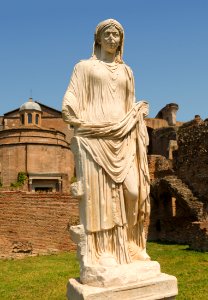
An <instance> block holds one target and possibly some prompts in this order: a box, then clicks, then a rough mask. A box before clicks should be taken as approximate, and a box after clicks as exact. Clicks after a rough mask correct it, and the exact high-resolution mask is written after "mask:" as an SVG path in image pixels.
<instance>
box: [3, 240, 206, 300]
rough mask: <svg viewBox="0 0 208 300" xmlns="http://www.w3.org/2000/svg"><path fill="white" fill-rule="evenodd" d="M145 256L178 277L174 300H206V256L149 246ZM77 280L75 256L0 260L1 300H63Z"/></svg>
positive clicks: (185, 248) (177, 247)
mask: <svg viewBox="0 0 208 300" xmlns="http://www.w3.org/2000/svg"><path fill="white" fill-rule="evenodd" d="M148 254H149V255H150V256H151V258H152V260H157V261H158V262H159V263H160V265H161V270H162V272H163V273H167V274H170V275H175V276H176V277H177V279H178V285H179V296H178V297H177V300H182V299H183V300H191V299H193V300H201V299H203V300H204V299H205V300H206V299H208V253H201V252H196V251H191V250H188V246H184V245H168V244H161V243H148ZM78 276H79V266H78V263H77V261H76V254H75V253H61V254H58V255H51V256H38V257H28V258H25V259H22V260H0V300H13V299H15V300H26V299H27V300H36V299H38V300H49V299H50V300H64V299H66V297H65V294H66V284H67V281H68V279H69V278H71V277H78ZM126 300H128V299H126Z"/></svg>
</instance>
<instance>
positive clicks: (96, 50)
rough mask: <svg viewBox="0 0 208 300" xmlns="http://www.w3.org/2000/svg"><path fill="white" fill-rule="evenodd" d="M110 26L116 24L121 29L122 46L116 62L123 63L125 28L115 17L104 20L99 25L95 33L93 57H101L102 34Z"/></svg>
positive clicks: (119, 48) (118, 51) (118, 50)
mask: <svg viewBox="0 0 208 300" xmlns="http://www.w3.org/2000/svg"><path fill="white" fill-rule="evenodd" d="M110 26H114V27H115V28H116V29H117V30H118V31H119V34H120V38H121V41H120V46H119V47H118V49H117V53H116V62H118V63H123V58H122V56H123V48H124V29H123V27H122V25H121V24H120V23H119V22H118V21H116V20H114V19H107V20H104V21H102V22H100V23H99V24H98V25H97V27H96V30H95V34H94V45H93V53H92V58H94V59H100V53H101V45H100V35H101V33H102V32H103V30H104V29H106V28H108V27H110Z"/></svg>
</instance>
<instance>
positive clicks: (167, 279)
mask: <svg viewBox="0 0 208 300" xmlns="http://www.w3.org/2000/svg"><path fill="white" fill-rule="evenodd" d="M177 294H178V289H177V280H176V278H175V277H174V276H170V275H167V274H163V273H161V274H160V275H158V276H157V277H155V278H151V279H148V280H144V281H142V282H139V283H137V284H132V285H126V286H115V287H113V288H98V287H92V286H89V285H83V284H81V283H80V282H79V280H77V279H70V280H69V283H68V288H67V297H68V299H69V300H98V299H99V300H107V299H109V300H118V299H119V300H127V299H128V300H156V299H169V300H173V299H175V296H176V295H177Z"/></svg>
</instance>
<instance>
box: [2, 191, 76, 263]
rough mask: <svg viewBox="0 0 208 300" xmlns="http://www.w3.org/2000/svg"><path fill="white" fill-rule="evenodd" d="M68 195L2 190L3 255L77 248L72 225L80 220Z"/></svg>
mask: <svg viewBox="0 0 208 300" xmlns="http://www.w3.org/2000/svg"><path fill="white" fill-rule="evenodd" d="M78 219H79V218H78V202H77V200H75V199H73V198H72V197H70V195H68V194H58V193H57V194H29V193H25V192H1V193H0V257H16V256H21V255H25V254H27V253H28V254H30V255H31V254H33V255H36V254H48V253H54V252H57V251H69V250H73V249H75V245H74V244H73V243H72V241H71V240H70V237H69V233H68V228H69V226H70V225H75V224H77V223H78Z"/></svg>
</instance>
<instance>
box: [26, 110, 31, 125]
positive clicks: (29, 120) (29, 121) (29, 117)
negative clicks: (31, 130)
mask: <svg viewBox="0 0 208 300" xmlns="http://www.w3.org/2000/svg"><path fill="white" fill-rule="evenodd" d="M27 116H28V124H31V123H32V114H31V113H29V114H28V115H27Z"/></svg>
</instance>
